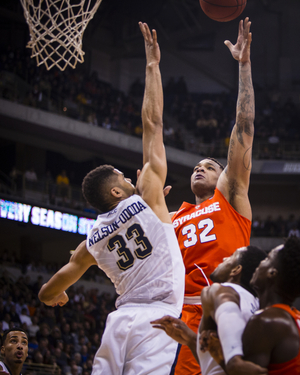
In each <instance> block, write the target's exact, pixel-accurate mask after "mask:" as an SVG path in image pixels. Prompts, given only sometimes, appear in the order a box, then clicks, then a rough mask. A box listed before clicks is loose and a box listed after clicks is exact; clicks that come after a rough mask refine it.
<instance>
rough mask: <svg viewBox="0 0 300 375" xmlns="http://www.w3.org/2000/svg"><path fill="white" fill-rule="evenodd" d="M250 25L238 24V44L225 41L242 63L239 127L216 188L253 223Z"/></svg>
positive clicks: (235, 126) (240, 70) (252, 106)
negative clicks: (249, 195)
mask: <svg viewBox="0 0 300 375" xmlns="http://www.w3.org/2000/svg"><path fill="white" fill-rule="evenodd" d="M250 25H251V22H250V21H249V18H248V17H247V18H246V19H245V20H244V21H242V20H241V21H240V23H239V33H238V39H237V43H236V44H235V45H233V44H232V43H231V42H230V41H228V40H226V41H225V42H224V43H225V44H226V46H227V47H228V48H229V50H230V52H231V54H232V56H233V58H234V59H236V60H237V61H238V62H239V89H238V99H237V106H236V123H235V125H234V127H233V129H232V133H231V137H230V142H229V149H228V157H227V167H226V168H225V171H224V172H223V173H222V174H221V176H220V178H219V181H218V184H217V187H218V189H219V190H220V191H221V192H222V193H223V195H224V196H225V197H226V199H227V200H228V201H229V203H230V204H231V205H232V206H233V208H234V209H235V210H236V211H237V212H239V213H240V214H241V215H243V216H245V217H246V218H248V219H249V220H251V219H252V213H251V206H250V203H249V198H248V189H249V181H250V172H251V159H252V144H253V137H254V117H255V108H254V90H253V84H252V76H251V61H250V45H251V41H252V34H251V33H250Z"/></svg>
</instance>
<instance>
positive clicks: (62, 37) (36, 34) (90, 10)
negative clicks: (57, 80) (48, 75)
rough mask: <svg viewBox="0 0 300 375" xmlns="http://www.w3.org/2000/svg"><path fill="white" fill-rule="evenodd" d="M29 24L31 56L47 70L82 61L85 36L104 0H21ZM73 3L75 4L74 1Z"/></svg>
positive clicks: (61, 68)
mask: <svg viewBox="0 0 300 375" xmlns="http://www.w3.org/2000/svg"><path fill="white" fill-rule="evenodd" d="M20 1H21V4H22V6H23V9H24V16H25V18H26V22H27V23H28V26H29V32H30V41H29V42H28V44H27V47H28V48H31V50H32V51H31V57H35V58H36V61H37V65H38V66H39V65H41V64H45V66H46V68H47V70H49V69H51V68H52V67H53V66H57V67H58V68H59V69H60V70H62V71H64V70H65V69H66V67H67V66H68V65H70V66H71V67H72V68H73V69H75V67H76V64H77V62H78V61H79V62H80V63H83V61H84V58H83V56H84V52H83V51H82V37H83V33H84V31H85V29H86V27H87V24H88V23H89V21H90V20H91V19H92V18H93V17H94V15H95V13H96V11H97V9H98V7H99V5H100V3H101V1H102V0H20ZM71 3H72V4H71Z"/></svg>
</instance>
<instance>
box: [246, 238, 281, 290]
mask: <svg viewBox="0 0 300 375" xmlns="http://www.w3.org/2000/svg"><path fill="white" fill-rule="evenodd" d="M283 247H284V245H279V246H277V247H275V248H274V249H273V250H271V251H270V252H269V254H268V256H267V257H266V258H265V259H264V260H262V261H261V262H260V264H259V266H258V267H257V268H256V270H255V272H254V274H253V276H252V279H251V281H250V284H251V286H252V287H253V288H254V289H255V290H256V291H258V290H262V289H264V288H265V287H266V281H267V278H268V271H269V270H270V268H272V267H274V268H276V261H277V255H278V252H279V251H280V250H281V249H283Z"/></svg>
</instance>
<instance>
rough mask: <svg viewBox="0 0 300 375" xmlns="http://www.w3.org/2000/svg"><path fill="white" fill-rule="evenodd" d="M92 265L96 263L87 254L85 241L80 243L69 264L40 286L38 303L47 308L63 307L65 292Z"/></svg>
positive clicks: (65, 301) (66, 298)
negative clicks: (43, 304)
mask: <svg viewBox="0 0 300 375" xmlns="http://www.w3.org/2000/svg"><path fill="white" fill-rule="evenodd" d="M94 264H97V262H96V261H95V259H94V257H93V256H92V255H91V254H90V253H89V252H88V250H87V248H86V241H83V242H81V243H80V245H79V246H78V247H77V248H76V250H75V251H74V253H73V254H72V256H71V258H70V261H69V263H68V264H66V265H65V266H64V267H62V268H61V269H60V270H59V271H58V272H56V274H55V275H53V276H52V277H51V279H50V280H49V281H48V282H47V283H45V284H44V285H43V286H42V288H41V290H40V292H39V299H40V301H41V302H44V303H45V304H46V305H48V306H57V305H59V306H63V305H65V304H66V303H67V302H68V300H69V298H68V296H67V294H66V292H65V290H66V289H68V288H69V287H70V286H71V285H73V284H74V283H75V282H76V281H77V280H78V279H79V278H80V277H81V276H82V275H83V274H84V273H85V271H86V270H87V269H88V268H89V267H90V266H92V265H94Z"/></svg>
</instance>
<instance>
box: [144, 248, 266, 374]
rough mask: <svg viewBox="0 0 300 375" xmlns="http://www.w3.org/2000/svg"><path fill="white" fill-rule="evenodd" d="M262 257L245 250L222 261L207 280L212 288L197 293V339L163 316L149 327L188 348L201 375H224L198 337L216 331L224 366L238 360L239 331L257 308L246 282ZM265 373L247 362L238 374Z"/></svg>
mask: <svg viewBox="0 0 300 375" xmlns="http://www.w3.org/2000/svg"><path fill="white" fill-rule="evenodd" d="M265 257H266V253H265V252H264V251H262V250H260V249H259V248H257V247H254V246H248V247H242V248H239V249H237V250H236V251H235V252H234V253H233V255H232V256H231V257H229V258H224V261H223V263H221V264H220V265H219V266H218V267H217V268H216V269H215V271H214V272H213V273H212V274H211V276H210V278H211V280H213V281H214V284H212V285H211V286H209V287H206V288H204V289H203V291H202V293H201V302H202V308H203V316H202V318H201V322H200V325H199V332H198V335H197V334H196V333H194V332H193V331H192V330H191V329H190V328H189V327H188V326H187V325H186V324H185V323H184V322H183V321H181V320H180V319H176V318H173V317H169V316H165V317H163V318H161V319H157V320H154V321H152V322H151V323H152V324H153V327H155V328H160V329H162V330H164V331H165V332H166V333H167V334H168V335H169V336H170V337H173V339H174V340H176V341H178V342H179V343H180V344H182V345H187V346H188V347H189V348H190V350H191V351H192V353H193V355H194V356H195V358H196V359H197V360H198V362H199V364H200V367H201V371H202V374H203V375H226V373H225V370H224V369H223V367H224V365H225V364H218V363H217V362H216V361H215V360H214V359H213V357H212V356H211V355H210V353H209V351H204V350H203V347H205V337H204V338H203V337H202V338H201V340H200V335H201V334H203V333H206V332H210V331H216V330H218V335H219V338H220V341H221V343H222V347H223V353H224V360H225V363H226V364H227V363H228V361H229V360H231V359H234V360H236V359H237V360H238V359H239V356H242V355H243V350H242V333H243V330H244V328H245V326H246V323H247V322H248V320H249V319H250V317H251V316H252V315H253V313H254V312H255V311H256V310H257V309H258V308H259V303H258V299H257V298H256V297H255V295H254V294H255V292H254V290H253V289H252V288H251V286H250V280H251V278H252V274H253V273H254V271H255V269H256V268H257V267H258V265H259V264H260V262H261V260H263V259H264V258H265ZM199 341H200V343H199ZM201 344H202V346H203V347H201ZM205 349H206V348H205ZM241 362H242V361H241ZM221 365H222V366H221ZM267 373H268V372H267V370H266V369H263V368H261V367H259V366H257V365H254V364H253V363H251V362H244V363H241V367H240V372H239V374H243V375H248V374H249V375H250V374H251V375H259V374H261V375H264V374H267Z"/></svg>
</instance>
